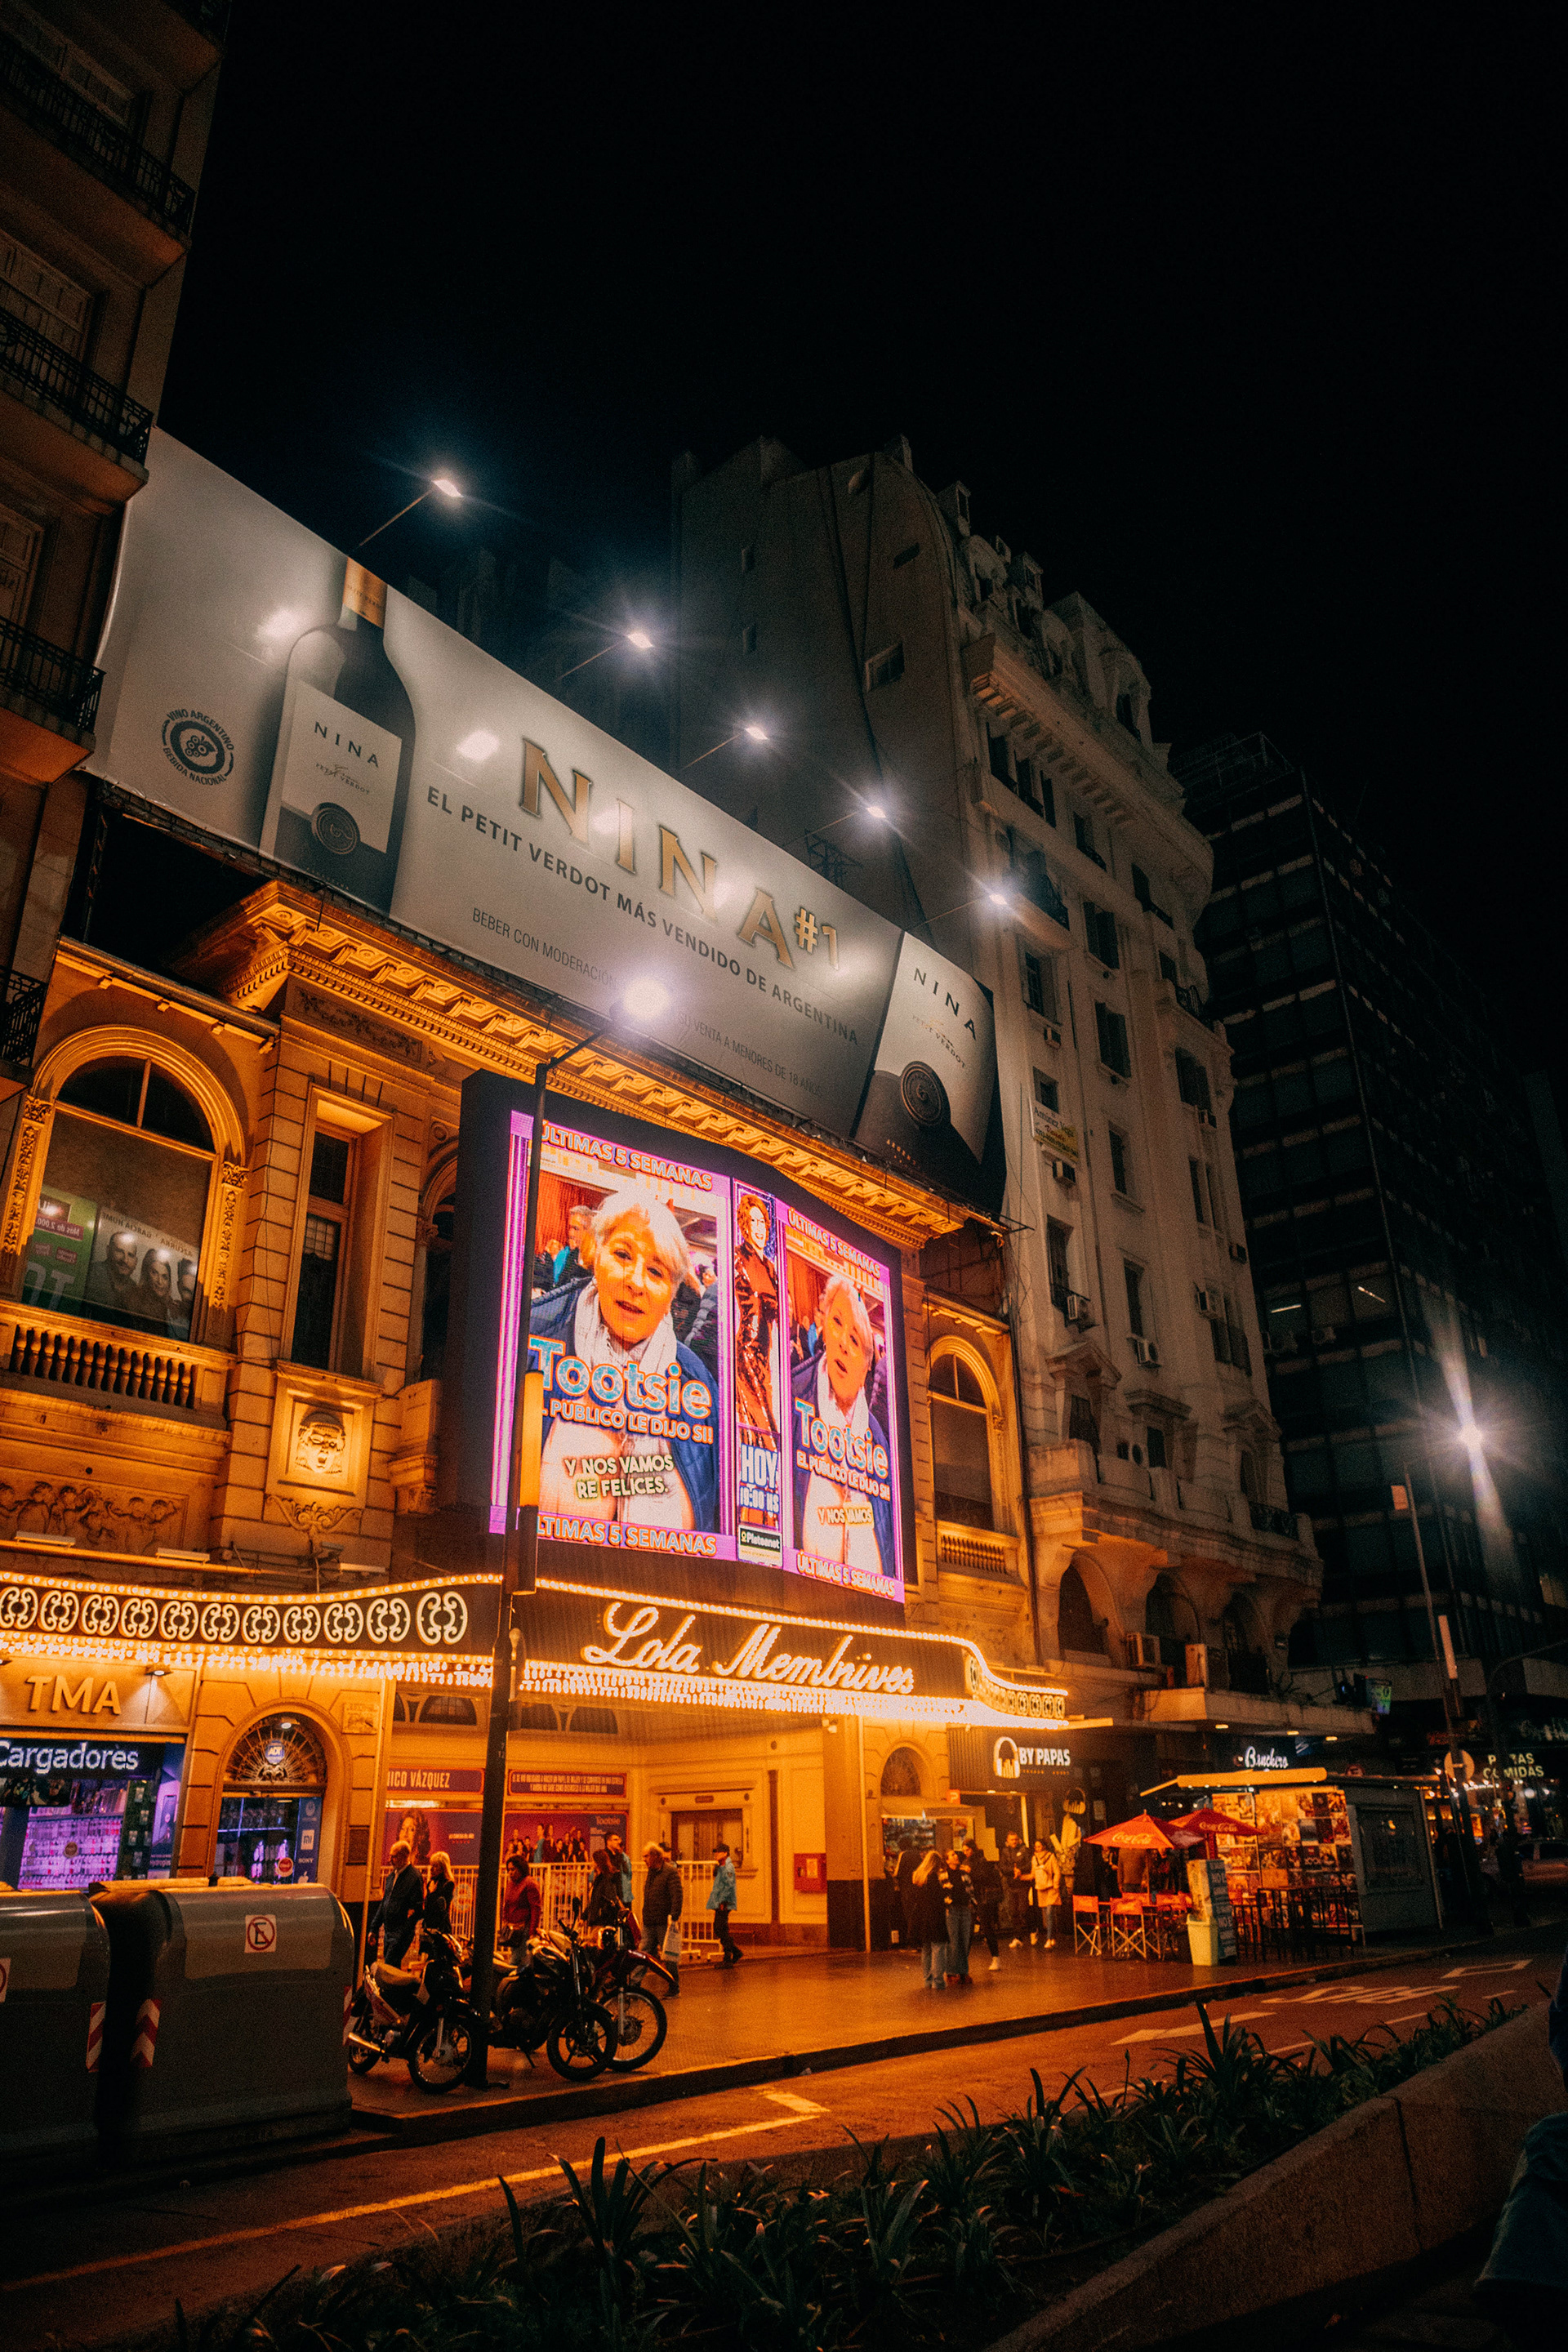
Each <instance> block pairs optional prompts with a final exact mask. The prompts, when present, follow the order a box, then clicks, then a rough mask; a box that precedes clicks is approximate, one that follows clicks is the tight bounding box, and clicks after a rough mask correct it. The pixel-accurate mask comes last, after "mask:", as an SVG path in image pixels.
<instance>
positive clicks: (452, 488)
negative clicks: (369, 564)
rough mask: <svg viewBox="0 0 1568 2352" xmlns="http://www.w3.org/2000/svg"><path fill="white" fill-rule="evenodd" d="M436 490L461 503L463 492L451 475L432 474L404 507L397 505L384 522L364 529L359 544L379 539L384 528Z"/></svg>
mask: <svg viewBox="0 0 1568 2352" xmlns="http://www.w3.org/2000/svg"><path fill="white" fill-rule="evenodd" d="M437 491H438V492H439V493H440V495H441V497H442V498H444V499H451V501H452V502H453V504H454V505H458V504H460V503H461V500H462V496H463V493H462V491H461V490H460V489H459V488H458V485H457V483H456V482H455V481H454V480H453V479H452V477H451V475H450V474H432V475H431V477H430V479H429V482H428V483H427V484H426V488H424V489H422V490H421V491H420V493H419V496H418V497H417V498H416V499H409V501H408V504H407V505H406V506H405V507H399V508H398V509H397V512H396V513H395V514H394V515H388V516H387V518H386V520H385V521H384V522H378V523H377V524H376V527H375V529H374V530H370V531H366V533H365V535H364V537H363V539H362V540H361V541H360V546H361V547H368V546H369V545H370V543H371V541H372V540H373V539H379V538H380V537H381V534H382V532H383V531H384V530H391V529H392V526H393V524H394V523H395V522H401V521H402V520H403V518H404V516H405V514H412V513H413V512H414V509H415V508H416V507H422V506H423V505H424V503H425V501H426V499H428V498H433V497H434V496H435V495H436V493H437Z"/></svg>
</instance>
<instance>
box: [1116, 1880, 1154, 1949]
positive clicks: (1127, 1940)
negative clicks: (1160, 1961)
mask: <svg viewBox="0 0 1568 2352" xmlns="http://www.w3.org/2000/svg"><path fill="white" fill-rule="evenodd" d="M1110 1957H1111V1958H1112V1959H1113V1960H1132V1959H1138V1960H1146V1959H1147V1958H1148V1957H1149V1931H1148V1928H1147V1927H1145V1925H1144V1913H1143V1906H1142V1902H1141V1901H1140V1900H1139V1898H1138V1896H1137V1895H1123V1896H1122V1897H1121V1901H1120V1902H1117V1903H1112V1904H1111V1906H1110Z"/></svg>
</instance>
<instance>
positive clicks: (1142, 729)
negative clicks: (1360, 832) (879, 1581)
mask: <svg viewBox="0 0 1568 2352" xmlns="http://www.w3.org/2000/svg"><path fill="white" fill-rule="evenodd" d="M673 511H674V526H673V528H674V538H673V542H672V554H671V601H672V612H671V615H670V620H669V624H668V626H669V629H670V632H671V634H672V635H673V636H674V638H675V641H676V652H675V655H674V657H673V660H672V662H671V665H670V667H669V670H668V694H669V701H670V709H671V728H670V765H671V768H672V770H673V772H675V773H677V774H678V775H679V776H680V777H681V778H682V779H683V780H684V781H686V782H689V783H690V784H691V785H692V786H694V787H695V788H696V789H698V790H700V792H701V793H703V794H704V795H705V796H706V797H707V798H709V799H710V800H711V801H713V802H714V803H716V804H717V805H718V806H719V807H721V808H722V809H724V810H725V811H727V812H728V813H729V814H731V815H732V816H735V817H738V818H740V819H741V820H742V822H744V823H747V824H751V825H752V827H754V828H755V829H756V830H757V831H758V832H759V833H761V834H763V835H766V836H767V837H769V838H771V839H772V840H773V841H775V842H778V843H780V844H783V845H788V846H790V847H791V848H792V849H793V851H794V852H795V855H797V856H801V857H803V858H804V859H805V861H806V862H807V863H809V864H810V865H811V866H813V867H815V869H816V871H817V872H819V873H821V874H822V875H824V876H825V877H828V878H830V879H831V880H832V881H834V882H835V883H836V884H837V885H838V886H839V887H842V888H844V889H845V890H847V891H849V892H851V893H853V894H854V895H855V896H857V897H858V898H861V899H863V900H864V901H865V902H866V903H867V904H868V905H870V906H872V907H875V908H878V909H879V911H881V912H883V913H884V914H886V915H888V916H889V918H891V919H894V920H896V921H897V922H899V923H900V924H901V925H903V926H904V927H906V928H907V929H909V931H910V933H911V934H912V935H914V936H915V937H918V938H922V939H926V940H931V942H932V943H933V944H934V945H936V946H937V947H939V948H940V949H941V950H942V951H943V952H944V953H945V954H947V955H948V956H950V957H952V959H953V960H954V961H957V962H959V963H961V964H962V965H963V968H965V969H967V970H970V971H973V972H974V973H975V974H976V975H977V976H978V977H980V978H981V979H982V980H983V981H984V983H985V984H986V986H987V987H988V989H989V990H990V992H991V993H992V995H993V998H994V1008H995V1019H996V1034H997V1053H998V1062H999V1071H1000V1112H999V1124H994V1128H993V1132H992V1134H991V1136H990V1138H989V1139H988V1143H987V1150H986V1160H987V1165H988V1168H989V1169H990V1171H992V1173H993V1175H994V1178H995V1180H996V1181H997V1184H998V1186H999V1188H1000V1189H999V1191H998V1194H997V1197H998V1199H999V1200H1000V1201H1001V1202H1002V1223H1003V1224H1004V1226H1005V1235H1006V1238H1005V1244H1004V1243H1003V1242H1001V1241H1000V1240H998V1239H997V1238H995V1237H994V1235H993V1234H990V1233H988V1232H987V1231H985V1230H984V1229H983V1228H982V1227H981V1226H980V1225H979V1224H978V1223H973V1222H972V1223H970V1224H969V1225H968V1226H967V1227H966V1228H965V1229H964V1230H963V1231H962V1232H961V1233H959V1234H955V1235H952V1236H949V1237H945V1238H944V1239H943V1240H942V1241H941V1242H940V1243H937V1244H933V1246H932V1247H931V1250H930V1251H929V1252H928V1253H927V1254H926V1255H925V1256H924V1257H923V1259H922V1266H921V1270H922V1275H923V1276H924V1277H925V1280H926V1285H927V1311H928V1313H931V1314H936V1313H938V1312H940V1313H941V1314H942V1315H943V1316H944V1317H946V1318H950V1321H951V1324H952V1330H953V1331H954V1332H955V1333H958V1332H962V1333H963V1340H962V1343H961V1344H960V1345H959V1346H957V1347H956V1348H955V1349H953V1350H952V1354H951V1357H950V1359H949V1360H948V1363H947V1368H946V1370H944V1371H943V1374H942V1381H941V1383H940V1385H939V1386H938V1387H935V1388H933V1423H932V1428H933V1445H934V1448H935V1461H934V1486H935V1493H936V1498H937V1501H936V1516H937V1528H936V1555H937V1570H938V1574H939V1578H940V1581H941V1589H942V1594H943V1596H944V1599H945V1597H946V1596H947V1595H949V1594H950V1593H951V1594H952V1597H953V1600H954V1601H955V1603H956V1602H958V1601H960V1597H961V1596H962V1597H963V1601H964V1602H965V1603H967V1604H969V1605H977V1604H978V1603H979V1602H980V1601H981V1600H982V1597H983V1596H984V1595H986V1594H987V1593H989V1594H992V1595H995V1596H1000V1595H1001V1594H1004V1593H1005V1592H1006V1591H1008V1590H1009V1589H1010V1588H1011V1589H1014V1590H1016V1589H1019V1588H1024V1589H1026V1591H1027V1593H1028V1598H1029V1605H1030V1620H1031V1625H1032V1629H1033V1634H1034V1639H1035V1643H1036V1645H1037V1650H1036V1654H1037V1658H1038V1660H1039V1661H1040V1662H1041V1664H1044V1665H1047V1666H1048V1667H1049V1668H1050V1669H1051V1670H1052V1671H1057V1670H1060V1671H1061V1672H1063V1673H1066V1674H1070V1675H1071V1678H1072V1682H1073V1686H1074V1691H1075V1698H1076V1697H1079V1696H1081V1703H1082V1705H1083V1706H1085V1707H1086V1708H1087V1709H1089V1711H1090V1712H1093V1713H1096V1714H1099V1715H1100V1716H1102V1717H1109V1718H1110V1719H1111V1727H1108V1728H1106V1729H1103V1730H1102V1731H1100V1732H1099V1733H1097V1734H1094V1735H1089V1736H1088V1737H1089V1739H1090V1743H1091V1745H1092V1747H1093V1749H1094V1753H1093V1756H1092V1759H1091V1766H1090V1769H1091V1775H1092V1797H1091V1807H1092V1810H1093V1811H1095V1812H1096V1813H1097V1814H1103V1812H1104V1811H1105V1809H1106V1807H1107V1806H1109V1807H1110V1808H1111V1813H1110V1817H1111V1818H1114V1817H1115V1813H1114V1808H1115V1806H1116V1804H1117V1803H1119V1802H1121V1801H1122V1800H1123V1799H1125V1798H1128V1797H1130V1796H1131V1795H1132V1794H1133V1793H1134V1792H1135V1790H1136V1789H1137V1788H1138V1787H1140V1786H1146V1785H1148V1777H1147V1776H1149V1775H1152V1772H1153V1771H1154V1769H1156V1767H1158V1768H1159V1769H1164V1768H1165V1767H1166V1766H1167V1765H1170V1766H1171V1767H1172V1768H1173V1769H1181V1768H1182V1767H1183V1765H1184V1764H1187V1763H1192V1762H1196V1761H1198V1760H1199V1759H1214V1760H1218V1759H1226V1757H1227V1756H1228V1755H1229V1754H1230V1751H1231V1750H1232V1749H1233V1748H1235V1749H1236V1750H1237V1754H1238V1755H1239V1754H1240V1753H1241V1751H1242V1750H1243V1749H1245V1748H1247V1747H1248V1746H1252V1747H1256V1745H1257V1741H1258V1737H1259V1736H1260V1735H1262V1734H1265V1733H1266V1734H1267V1735H1268V1737H1269V1738H1289V1743H1290V1745H1289V1754H1290V1755H1291V1756H1292V1757H1294V1756H1296V1755H1298V1754H1304V1753H1306V1752H1308V1750H1309V1748H1310V1749H1311V1750H1312V1752H1316V1749H1317V1745H1318V1744H1319V1743H1321V1742H1323V1741H1325V1740H1328V1739H1333V1740H1335V1741H1337V1740H1339V1739H1344V1740H1346V1741H1347V1742H1349V1741H1350V1740H1352V1738H1355V1737H1356V1736H1358V1734H1362V1733H1364V1732H1365V1731H1366V1729H1367V1727H1368V1718H1367V1717H1365V1716H1364V1715H1363V1714H1361V1713H1358V1712H1357V1711H1356V1710H1354V1709H1353V1708H1347V1707H1341V1708H1334V1707H1328V1708H1325V1707H1321V1706H1317V1707H1312V1708H1310V1709H1304V1708H1303V1706H1302V1705H1301V1704H1300V1699H1299V1698H1292V1697H1291V1696H1289V1694H1288V1693H1287V1692H1286V1691H1285V1690H1284V1688H1283V1687H1282V1685H1283V1684H1284V1680H1285V1668H1286V1663H1287V1655H1288V1645H1289V1639H1290V1636H1291V1633H1292V1630H1293V1628H1294V1627H1295V1625H1296V1624H1297V1622H1298V1621H1299V1620H1300V1617H1301V1616H1302V1614H1303V1612H1306V1611H1307V1610H1309V1609H1310V1606H1311V1605H1312V1603H1313V1601H1315V1599H1316V1595H1317V1591H1318V1587H1319V1577H1320V1570H1319V1567H1318V1562H1317V1559H1316V1556H1315V1554H1314V1552H1313V1550H1312V1547H1311V1542H1310V1533H1308V1532H1307V1531H1305V1530H1304V1529H1303V1528H1301V1527H1300V1525H1299V1523H1298V1520H1297V1517H1296V1515H1295V1514H1294V1512H1293V1511H1292V1509H1291V1508H1290V1506H1289V1498H1288V1495H1287V1491H1286V1486H1285V1482H1284V1474H1283V1468H1282V1465H1281V1458H1280V1454H1279V1433H1278V1429H1277V1426H1276V1424H1275V1422H1274V1420H1273V1417H1272V1414H1271V1412H1270V1410H1269V1406H1268V1393H1267V1388H1266V1384H1265V1375H1264V1366H1263V1358H1262V1351H1261V1342H1260V1333H1259V1327H1258V1318H1257V1310H1256V1307H1255V1304H1254V1300H1253V1295H1252V1286H1251V1281H1250V1276H1249V1269H1248V1265H1247V1244H1246V1242H1245V1239H1244V1228H1243V1216H1242V1210H1241V1203H1240V1198H1239V1194H1238V1192H1237V1176H1236V1167H1235V1160H1234V1157H1233V1154H1232V1151H1231V1149H1230V1145H1229V1130H1228V1117H1227V1114H1228V1109H1229V1102H1230V1091H1231V1075H1230V1052H1229V1047H1228V1044H1227V1041H1226V1034H1225V1032H1224V1030H1223V1028H1222V1027H1221V1026H1220V1024H1218V1022H1217V1021H1216V1019H1215V1015H1214V1013H1213V1010H1212V1008H1211V1006H1210V1004H1209V1003H1208V991H1207V978H1206V969H1205V961H1204V958H1203V955H1202V953H1201V951H1200V950H1199V948H1198V945H1197V941H1196V939H1195V936H1194V926H1195V925H1196V923H1197V921H1198V919H1199V917H1200V915H1201V913H1202V910H1203V908H1204V905H1205V901H1206V898H1207V896H1208V891H1209V885H1210V876H1211V854H1210V850H1209V847H1208V845H1207V843H1206V841H1205V838H1204V836H1203V835H1202V834H1201V833H1200V832H1199V831H1198V830H1197V829H1196V828H1195V827H1194V825H1193V824H1191V823H1190V822H1189V821H1188V818H1187V817H1186V815H1185V814H1184V809H1183V792H1182V788H1181V786H1180V784H1179V783H1178V782H1177V781H1176V780H1175V778H1174V777H1173V775H1172V773H1171V772H1170V768H1169V766H1168V763H1167V756H1166V747H1165V746H1163V745H1162V744H1159V743H1156V741H1155V740H1154V738H1153V735H1152V729H1151V723H1150V687H1149V681H1148V679H1147V677H1145V675H1144V673H1143V671H1142V667H1141V666H1140V664H1139V662H1138V660H1137V658H1136V656H1134V655H1133V654H1132V653H1131V651H1130V650H1129V648H1128V647H1127V646H1124V645H1123V644H1122V643H1121V640H1120V639H1119V638H1118V637H1117V636H1116V635H1115V634H1114V632H1113V631H1112V630H1111V628H1110V626H1109V625H1107V623H1106V622H1105V621H1104V620H1103V619H1102V618H1101V617H1100V614H1097V613H1096V612H1095V611H1094V610H1093V609H1092V607H1091V606H1090V605H1089V604H1088V603H1087V601H1086V600H1085V599H1084V598H1083V597H1082V596H1080V595H1076V594H1068V595H1065V596H1058V597H1057V598H1055V600H1054V601H1053V600H1051V599H1050V597H1049V596H1048V594H1047V588H1046V585H1045V573H1044V571H1043V569H1042V566H1041V564H1040V563H1039V562H1037V561H1036V559H1035V558H1034V557H1032V556H1031V555H1029V554H1028V553H1027V552H1026V551H1022V550H1019V551H1015V550H1014V549H1012V548H1011V547H1010V546H1009V545H1007V544H1006V543H1005V541H1002V540H1001V539H999V538H991V539H987V538H985V537H984V536H982V534H981V533H980V532H979V531H977V530H975V529H974V528H973V521H972V515H971V500H970V493H969V491H968V489H967V488H965V486H964V485H963V483H961V482H955V483H952V484H951V485H950V486H949V487H948V488H946V489H945V490H943V491H942V492H941V493H940V495H936V494H933V493H932V492H931V490H930V489H929V488H927V486H926V485H925V484H924V483H923V482H922V481H921V479H920V478H919V476H918V475H917V474H916V472H915V470H914V467H913V463H912V460H911V457H910V450H909V447H908V445H907V444H906V443H904V442H902V441H898V442H895V443H894V444H892V445H891V446H889V448H888V449H885V450H881V451H873V452H870V453H868V454H865V455H861V456H858V457H852V458H847V459H845V460H843V461H842V462H838V463H836V464H833V465H830V466H824V467H811V466H807V465H805V463H803V462H802V461H801V460H800V459H799V458H797V457H795V456H794V455H793V454H792V453H791V452H790V451H789V450H788V449H787V448H785V447H784V446H783V445H782V444H781V443H779V442H776V441H772V440H763V441H759V442H757V443H754V444H752V445H751V446H749V447H747V448H745V449H743V450H742V451H740V452H739V453H738V454H737V455H736V456H735V457H731V459H730V460H729V461H728V462H727V463H725V464H723V465H721V466H720V467H717V468H716V469H714V470H713V471H711V472H709V473H707V474H703V473H701V472H700V469H699V468H698V467H697V466H696V465H695V462H694V461H692V460H690V459H683V460H682V461H680V462H679V464H678V466H677V467H676V469H675V477H674V499H673ZM589 675H590V676H591V673H589ZM556 690H557V691H558V692H559V693H561V694H562V696H563V698H566V699H568V700H570V699H571V698H572V694H573V685H572V682H571V681H570V680H563V681H562V682H561V683H560V684H559V685H558V687H557V688H556ZM801 946H802V961H803V962H805V960H806V958H807V956H808V955H809V954H810V953H812V952H820V950H815V949H813V948H812V947H811V946H810V945H809V943H808V942H807V941H806V940H803V941H802V943H801ZM906 1099H907V1089H906ZM917 1108H918V1105H917ZM897 1126H898V1119H897V1117H896V1116H895V1117H894V1118H893V1119H892V1120H891V1121H890V1123H889V1133H888V1135H887V1137H886V1138H885V1139H884V1142H885V1145H886V1148H887V1149H888V1150H889V1151H895V1152H896V1150H898V1148H899V1136H898V1134H897V1133H896V1132H895V1129H896V1128H897ZM989 1349H994V1350H996V1353H997V1357H998V1359H999V1360H1007V1359H1010V1360H1011V1362H1012V1363H1013V1364H1015V1365H1016V1389H1015V1399H1014V1401H1013V1402H1014V1409H1015V1410H1016V1413H1017V1416H1018V1419H1019V1423H1020V1426H1021V1428H1022V1431H1023V1435H1024V1441H1025V1442H1024V1453H1023V1459H1022V1464H1021V1490H1020V1491H1019V1492H1018V1493H1017V1494H1016V1496H1012V1495H1009V1494H1008V1493H1007V1492H1006V1491H1005V1487H1004V1486H1003V1485H1002V1483H1001V1482H1000V1481H999V1480H998V1479H997V1478H996V1477H995V1476H994V1474H993V1471H992V1467H991V1464H990V1463H989V1461H988V1459H987V1454H986V1449H985V1447H984V1445H983V1444H982V1443H981V1438H980V1432H981V1430H982V1428H983V1426H984V1412H985V1411H987V1410H990V1411H991V1412H996V1411H997V1403H996V1392H995V1385H994V1379H995V1376H994V1368H991V1369H988V1362H987V1351H988V1350H989ZM992 1605H993V1606H994V1605H995V1602H994V1601H993V1603H992ZM1140 1775H1143V1776H1145V1777H1144V1778H1143V1779H1142V1780H1141V1779H1140Z"/></svg>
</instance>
